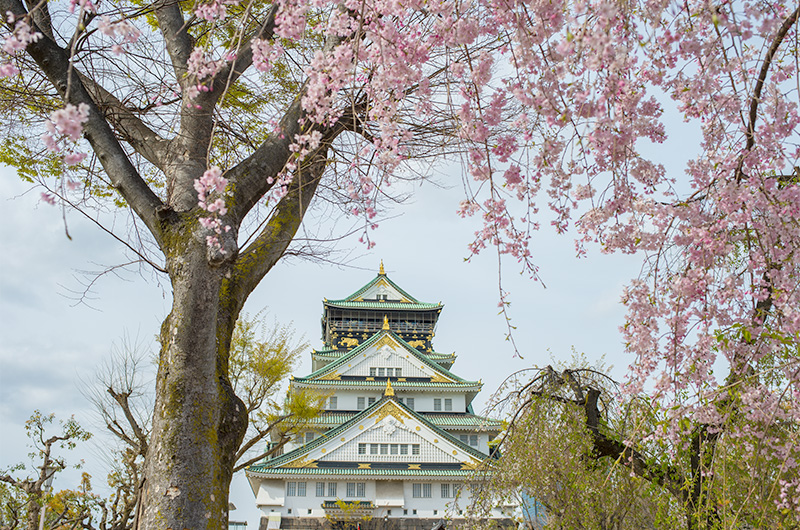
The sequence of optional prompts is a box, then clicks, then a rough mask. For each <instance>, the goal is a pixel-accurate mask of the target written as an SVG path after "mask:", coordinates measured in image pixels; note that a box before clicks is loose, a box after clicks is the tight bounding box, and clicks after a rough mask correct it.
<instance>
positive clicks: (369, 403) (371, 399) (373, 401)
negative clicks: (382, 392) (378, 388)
mask: <svg viewBox="0 0 800 530" xmlns="http://www.w3.org/2000/svg"><path fill="white" fill-rule="evenodd" d="M373 403H375V398H374V397H371V398H367V404H368V405H372V404H373Z"/></svg>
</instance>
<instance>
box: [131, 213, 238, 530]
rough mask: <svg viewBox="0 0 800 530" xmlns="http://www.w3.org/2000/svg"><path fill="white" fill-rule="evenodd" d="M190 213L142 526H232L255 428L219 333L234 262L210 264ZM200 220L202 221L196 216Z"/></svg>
mask: <svg viewBox="0 0 800 530" xmlns="http://www.w3.org/2000/svg"><path fill="white" fill-rule="evenodd" d="M192 224H193V223H192V220H186V222H185V224H183V226H182V227H181V228H178V227H175V229H174V231H173V232H172V233H173V234H177V235H175V236H174V237H173V239H172V241H171V242H170V246H171V248H170V249H168V251H167V252H166V255H167V265H168V270H169V274H170V278H171V280H172V289H173V304H172V311H171V313H170V314H169V316H168V317H167V318H166V320H165V321H164V324H163V325H162V328H161V353H160V358H159V367H158V377H157V381H156V402H155V411H154V415H153V431H152V435H151V443H150V446H149V450H148V453H147V458H146V461H145V477H146V481H145V484H144V487H143V493H142V506H141V509H142V511H141V519H140V522H139V525H138V527H139V528H145V529H174V530H178V529H180V530H183V529H186V528H188V529H192V530H195V529H206V528H208V529H219V530H226V529H227V521H228V515H227V514H228V490H229V487H230V481H231V477H232V471H231V470H232V469H233V463H234V462H233V459H234V455H235V454H236V449H237V448H238V447H239V445H240V444H241V441H242V438H243V437H244V434H245V430H246V428H247V415H246V413H245V408H244V404H243V403H242V401H241V400H240V399H239V398H237V397H236V396H235V395H234V393H233V389H232V387H231V384H230V381H229V380H228V374H227V354H226V353H223V352H221V349H220V345H219V344H218V341H217V337H218V334H217V327H218V322H217V315H218V312H219V309H220V305H221V304H224V301H223V296H224V295H222V294H221V292H220V286H221V284H222V279H223V277H224V276H225V275H226V274H230V268H231V266H230V264H229V263H227V262H225V263H222V264H219V265H218V266H214V265H210V264H209V263H208V260H207V258H206V251H207V249H206V245H205V241H202V242H201V241H199V240H200V239H201V238H200V237H197V236H196V235H193V234H191V229H189V228H186V227H187V226H192ZM195 226H196V224H195Z"/></svg>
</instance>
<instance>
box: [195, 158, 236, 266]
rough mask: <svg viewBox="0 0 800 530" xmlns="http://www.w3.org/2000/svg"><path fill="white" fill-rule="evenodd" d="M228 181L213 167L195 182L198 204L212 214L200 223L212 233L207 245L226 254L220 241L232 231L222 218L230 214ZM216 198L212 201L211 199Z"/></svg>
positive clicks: (218, 169) (207, 239)
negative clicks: (226, 198)
mask: <svg viewBox="0 0 800 530" xmlns="http://www.w3.org/2000/svg"><path fill="white" fill-rule="evenodd" d="M227 185H228V180H227V179H226V178H225V177H223V176H222V170H221V169H220V168H219V167H217V166H213V167H211V168H209V169H208V170H206V171H205V173H203V176H202V177H200V178H199V179H195V181H194V189H195V191H197V203H198V205H199V206H200V208H202V209H203V210H205V211H207V212H208V213H210V214H212V215H211V216H209V217H201V218H200V219H199V220H198V221H199V223H200V226H202V227H203V228H204V229H205V230H207V231H209V232H211V234H209V235H207V236H206V243H207V244H208V246H209V248H211V249H213V250H215V251H217V252H221V253H223V254H224V253H225V250H224V249H223V248H222V245H221V243H220V240H219V236H220V235H222V233H223V232H229V231H230V230H231V227H230V225H225V224H223V222H222V220H221V217H223V216H225V215H226V214H227V213H228V208H227V206H226V204H225V198H224V195H225V187H226V186H227ZM212 197H215V198H214V200H213V201H212V200H211V198H212Z"/></svg>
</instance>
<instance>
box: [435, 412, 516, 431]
mask: <svg viewBox="0 0 800 530" xmlns="http://www.w3.org/2000/svg"><path fill="white" fill-rule="evenodd" d="M425 419H426V420H428V421H429V422H431V423H432V424H434V425H436V426H437V427H486V428H487V429H488V428H491V427H495V428H500V427H501V426H502V425H503V422H502V421H500V420H495V419H493V418H484V417H482V416H476V415H474V414H425Z"/></svg>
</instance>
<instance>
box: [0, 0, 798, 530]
mask: <svg viewBox="0 0 800 530" xmlns="http://www.w3.org/2000/svg"><path fill="white" fill-rule="evenodd" d="M0 9H2V11H3V13H5V16H6V33H5V34H4V37H5V41H4V45H3V49H4V52H5V55H4V56H3V58H2V59H0V73H1V74H2V75H3V76H5V77H4V80H3V85H2V90H3V96H4V97H3V101H2V103H0V104H2V105H3V107H2V110H3V114H4V124H5V126H6V128H7V134H6V139H5V147H4V156H3V161H5V162H7V163H9V162H10V163H13V164H15V165H16V166H17V167H18V169H19V172H20V174H21V175H22V176H23V177H25V178H30V179H34V180H37V181H38V182H40V183H41V184H42V185H44V186H46V187H47V190H46V191H45V192H44V195H43V198H44V199H45V200H47V201H51V202H54V203H60V204H62V205H64V206H74V207H78V208H81V209H82V210H83V211H88V210H89V208H90V207H91V206H92V205H93V204H95V203H97V202H98V201H101V200H104V199H108V200H111V201H113V202H116V203H117V205H119V206H121V207H126V208H129V209H130V210H131V211H132V212H133V213H134V214H135V216H136V220H135V224H134V226H135V227H136V228H137V230H132V231H131V233H132V238H123V239H126V240H127V241H128V242H129V244H130V246H131V248H132V250H133V251H135V252H138V253H139V254H140V255H141V256H142V259H146V260H147V261H148V262H150V263H151V264H152V265H153V266H154V267H156V268H159V269H161V270H162V271H163V272H165V273H166V274H168V275H169V277H170V281H171V282H172V286H173V309H172V312H171V313H170V315H169V317H168V318H167V319H166V321H165V322H164V325H163V327H162V334H161V342H162V352H161V358H160V359H161V361H160V369H159V376H158V382H157V385H158V391H157V402H156V410H155V415H154V423H153V438H152V441H151V444H150V451H149V453H148V459H147V464H146V470H145V474H146V480H147V483H146V485H145V497H144V498H145V500H144V512H143V518H142V526H143V527H146V528H148V527H169V526H176V525H178V524H180V525H182V526H183V527H191V528H195V527H197V528H201V527H219V526H221V525H222V524H223V520H224V516H223V515H222V514H224V513H225V507H226V506H227V487H228V483H229V481H230V469H231V467H232V461H231V458H232V455H233V454H234V453H235V448H236V447H237V446H238V444H239V443H240V441H241V437H242V435H243V432H244V429H245V425H244V414H243V411H242V408H241V403H240V401H239V400H238V399H237V398H236V397H235V395H234V394H233V392H232V390H231V386H230V383H229V380H228V376H227V370H228V366H227V362H228V349H229V344H230V337H231V331H232V328H233V324H234V322H235V320H236V317H237V315H238V313H239V311H240V310H241V308H242V306H243V304H244V301H245V300H246V298H247V296H248V295H249V293H250V292H252V290H253V289H254V288H255V286H256V285H257V284H258V282H259V281H260V280H261V279H262V278H263V277H264V275H265V274H266V273H267V272H268V271H269V270H270V268H271V267H272V266H273V265H274V264H275V262H276V261H277V260H278V259H279V258H280V256H281V255H282V254H283V253H284V252H285V250H286V248H287V247H288V245H289V244H290V241H291V239H292V237H293V236H294V234H295V233H296V231H297V230H298V227H299V226H300V223H301V222H302V219H303V216H304V214H305V212H307V211H308V209H309V207H310V206H312V205H313V204H314V203H315V202H317V201H319V200H321V199H323V198H329V199H331V200H332V201H333V203H334V204H337V205H340V206H343V207H344V209H345V210H347V211H349V212H350V214H355V215H359V216H362V217H363V218H364V220H365V228H368V227H369V225H370V224H371V222H372V218H373V216H374V215H375V211H376V207H377V204H378V200H379V199H380V198H381V197H385V196H386V195H387V193H388V192H389V190H388V189H387V188H389V186H390V185H391V184H392V182H393V181H394V180H395V179H398V178H401V177H402V173H401V172H400V171H399V168H400V167H401V165H402V163H403V162H404V161H407V160H409V159H413V158H415V157H424V156H434V155H437V154H441V153H444V152H448V151H449V150H451V149H453V148H457V149H461V150H463V152H464V153H465V161H466V164H465V165H466V167H467V169H468V174H469V175H470V176H471V179H470V180H469V181H468V182H467V184H469V185H468V186H467V188H468V193H469V196H468V197H467V198H466V199H465V201H464V202H463V203H462V206H461V208H460V211H459V213H461V214H462V215H465V216H468V215H480V216H481V217H482V220H483V222H484V226H483V228H482V230H480V231H479V232H478V233H477V234H476V239H475V241H474V242H473V243H472V246H471V248H472V250H473V252H480V251H481V250H482V249H484V248H486V247H494V248H495V249H496V250H497V251H498V252H500V253H502V254H508V255H511V256H513V257H515V258H516V259H518V260H520V261H521V262H522V263H523V266H524V267H526V268H527V269H528V270H529V272H530V273H531V274H533V275H535V274H536V269H535V258H534V257H533V256H532V254H531V245H530V241H531V237H532V233H533V231H534V230H536V229H537V228H538V225H539V223H540V222H541V219H542V218H543V215H542V214H540V212H539V209H540V208H542V207H544V206H545V205H547V206H549V207H550V209H551V210H552V212H553V219H554V220H553V224H554V225H555V227H556V228H557V229H559V230H567V229H568V228H569V226H570V224H571V223H573V222H574V223H575V224H576V225H577V228H578V230H579V233H580V234H581V235H580V239H579V241H578V251H579V253H581V252H583V250H584V247H585V246H587V245H590V244H592V243H596V244H598V245H599V246H601V248H602V249H603V250H604V251H608V252H626V253H627V252H630V253H633V252H640V253H642V255H643V256H644V257H645V265H646V267H645V273H644V275H643V277H642V278H639V279H637V280H635V281H634V282H633V283H632V284H631V285H630V286H629V288H628V289H627V290H626V292H625V294H624V302H625V303H626V304H627V306H628V308H629V316H628V321H627V324H626V325H625V327H624V329H623V330H622V332H623V336H624V337H625V341H626V343H627V347H628V349H629V350H630V351H631V352H632V353H633V354H634V355H635V361H634V362H633V363H632V370H631V377H630V380H629V384H628V386H627V388H628V391H629V392H631V393H639V392H642V391H647V392H651V393H652V398H653V403H654V404H657V405H658V406H659V407H661V410H662V412H663V414H662V419H663V425H662V427H663V428H661V429H659V434H658V435H659V436H663V437H667V438H669V439H672V440H676V441H679V440H685V441H686V443H688V444H690V446H691V447H696V448H697V449H696V451H695V455H694V457H693V462H696V465H695V466H694V468H693V470H692V472H691V474H690V484H691V486H690V487H692V488H695V489H698V490H699V491H702V490H703V488H704V480H705V478H704V477H707V476H710V475H709V473H708V471H709V466H710V463H713V453H714V446H715V443H716V440H718V439H719V437H720V436H728V437H737V436H739V437H742V440H743V443H750V444H754V445H753V450H754V452H763V453H765V454H766V453H768V454H769V456H770V458H772V462H775V463H776V464H775V465H776V466H777V468H776V469H775V470H774V471H775V476H776V480H775V487H778V488H780V489H781V491H782V492H783V496H782V497H781V498H782V499H785V501H784V503H783V504H782V505H781V506H778V507H776V509H785V510H795V511H796V510H798V505H797V503H796V502H795V501H794V500H793V499H795V498H797V497H798V488H800V482H798V481H797V480H795V479H788V480H784V479H783V478H782V477H783V476H784V475H783V473H784V472H785V471H787V470H790V469H794V468H795V467H796V463H795V460H794V458H795V456H796V452H797V451H796V448H797V442H796V438H790V439H789V440H788V442H787V441H786V440H785V439H784V440H782V441H780V443H776V442H775V441H774V440H773V439H772V438H770V436H769V432H770V426H773V425H776V424H779V423H780V424H783V425H785V424H786V423H789V424H794V423H795V422H796V421H797V419H798V415H799V414H798V413H799V412H800V407H798V403H799V401H798V400H799V399H800V384H798V378H799V377H800V364H798V363H800V360H798V357H797V344H798V333H800V316H799V315H800V313H799V312H798V309H797V308H798V307H800V294H798V270H797V269H798V267H797V261H798V260H797V250H798V244H799V243H800V231H799V230H798V223H797V214H798V212H800V186H799V185H798V180H799V179H800V177H799V176H798V172H797V170H796V169H794V166H796V165H797V158H798V155H799V154H800V153H798V141H799V140H798V136H799V135H798V113H797V105H798V102H797V99H798V88H797V79H798V77H797V67H798V64H797V63H798V52H797V38H798V37H797V24H798V22H797V18H798V11H797V6H796V5H791V4H789V3H785V2H781V1H777V0H774V1H773V0H769V1H762V2H754V1H742V2H723V3H719V4H710V3H707V2H702V1H691V2H682V3H680V2H670V1H666V0H662V1H643V2H628V3H624V2H619V1H612V0H594V1H590V2H585V1H569V0H562V1H551V0H533V1H523V0H518V1H515V0H508V1H503V0H473V1H455V0H453V1H448V0H443V1H439V2H432V1H425V0H414V1H409V2H403V3H401V2H393V1H387V0H362V1H355V0H347V1H344V2H333V3H331V2H325V1H323V0H318V1H314V2H310V3H305V2H300V1H297V0H287V1H283V2H278V3H275V4H270V3H266V2H256V1H250V2H247V1H243V2H240V1H238V0H222V1H220V0H212V1H210V2H195V3H190V2H176V1H171V0H162V1H158V2H152V3H148V2H131V3H130V4H128V3H123V2H117V3H114V4H113V5H105V4H104V3H97V4H95V3H93V2H92V1H91V0H71V1H70V2H69V3H66V4H65V3H57V2H53V3H50V2H47V1H46V0H42V1H41V2H39V3H35V2H33V1H32V0H31V1H29V2H27V3H25V4H23V3H22V2H21V1H20V0H0ZM675 116H677V117H678V119H681V118H682V119H684V120H686V121H689V122H690V123H694V124H696V125H697V128H698V130H699V131H700V133H701V135H702V140H701V142H700V145H698V146H697V152H696V153H694V154H692V155H691V156H689V157H688V158H689V162H688V163H687V165H686V168H685V172H684V173H681V174H674V173H668V172H667V171H666V169H665V166H664V164H663V162H664V159H666V158H670V157H673V156H674V155H673V154H670V153H658V151H657V150H656V149H654V148H653V144H658V143H660V142H662V141H663V140H664V139H665V138H666V135H667V134H668V133H669V128H668V125H669V123H668V119H667V118H668V117H675ZM81 135H82V136H81ZM87 146H88V147H89V148H90V150H91V152H92V155H91V156H86V154H85V153H84V151H85V150H86V147H87ZM654 152H656V153H657V154H656V155H651V154H650V153H654ZM659 156H663V157H664V159H659ZM312 199H313V200H314V202H312ZM141 227H144V229H146V230H141V231H139V230H138V228H141ZM144 232H147V233H149V234H150V235H149V236H146V237H145V236H143V235H142V234H143V233H144ZM151 242H152V243H154V245H155V248H154V249H152V252H149V251H148V248H149V247H148V245H150V244H151ZM505 296H506V295H505V293H501V298H502V300H501V303H504V302H505ZM721 368H722V370H721ZM721 371H725V372H726V373H724V374H721ZM648 434H649V433H648ZM767 440H771V441H767ZM676 443H677V442H676ZM696 498H698V499H700V498H703V499H707V497H704V496H703V495H699V496H697V497H696ZM709 502H711V501H709ZM714 502H716V501H714ZM690 511H691V510H690Z"/></svg>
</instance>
